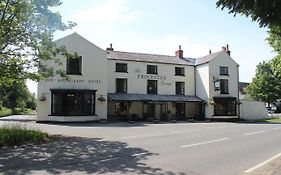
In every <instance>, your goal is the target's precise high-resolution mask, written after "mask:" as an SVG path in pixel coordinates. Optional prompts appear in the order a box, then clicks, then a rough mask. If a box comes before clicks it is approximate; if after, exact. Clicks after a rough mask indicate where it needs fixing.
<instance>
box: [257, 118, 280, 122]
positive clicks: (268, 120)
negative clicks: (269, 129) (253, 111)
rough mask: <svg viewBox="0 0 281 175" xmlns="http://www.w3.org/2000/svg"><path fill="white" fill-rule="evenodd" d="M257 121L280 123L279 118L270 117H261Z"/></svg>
mask: <svg viewBox="0 0 281 175" xmlns="http://www.w3.org/2000/svg"><path fill="white" fill-rule="evenodd" d="M259 121H261V122H268V123H281V118H270V119H263V120H259Z"/></svg>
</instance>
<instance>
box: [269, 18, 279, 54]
mask: <svg viewBox="0 0 281 175" xmlns="http://www.w3.org/2000/svg"><path fill="white" fill-rule="evenodd" d="M268 33H269V37H268V38H267V41H268V43H269V45H270V46H271V47H272V48H273V49H274V51H275V52H277V53H278V54H279V55H281V24H280V26H271V28H270V30H269V31H268Z"/></svg>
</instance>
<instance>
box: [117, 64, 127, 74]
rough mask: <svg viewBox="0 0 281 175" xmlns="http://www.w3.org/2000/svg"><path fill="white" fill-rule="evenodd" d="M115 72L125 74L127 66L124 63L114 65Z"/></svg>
mask: <svg viewBox="0 0 281 175" xmlns="http://www.w3.org/2000/svg"><path fill="white" fill-rule="evenodd" d="M115 71H116V72H127V64H126V63H116V70H115Z"/></svg>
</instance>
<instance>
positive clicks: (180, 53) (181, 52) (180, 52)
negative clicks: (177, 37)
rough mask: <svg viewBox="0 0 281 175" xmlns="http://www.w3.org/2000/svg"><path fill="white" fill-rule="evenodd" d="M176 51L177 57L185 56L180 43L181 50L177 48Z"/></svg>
mask: <svg viewBox="0 0 281 175" xmlns="http://www.w3.org/2000/svg"><path fill="white" fill-rule="evenodd" d="M175 53H176V57H178V58H183V50H181V45H179V50H177V51H176V52H175Z"/></svg>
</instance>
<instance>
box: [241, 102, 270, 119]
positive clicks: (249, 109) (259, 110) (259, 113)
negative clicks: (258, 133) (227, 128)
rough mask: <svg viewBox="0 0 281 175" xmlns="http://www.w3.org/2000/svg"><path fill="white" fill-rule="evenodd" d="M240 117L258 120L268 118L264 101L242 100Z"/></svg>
mask: <svg viewBox="0 0 281 175" xmlns="http://www.w3.org/2000/svg"><path fill="white" fill-rule="evenodd" d="M241 102H242V104H241V105H240V117H241V118H242V119H245V120H258V119H264V118H268V112H267V109H266V107H265V103H264V102H260V101H247V100H241Z"/></svg>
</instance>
